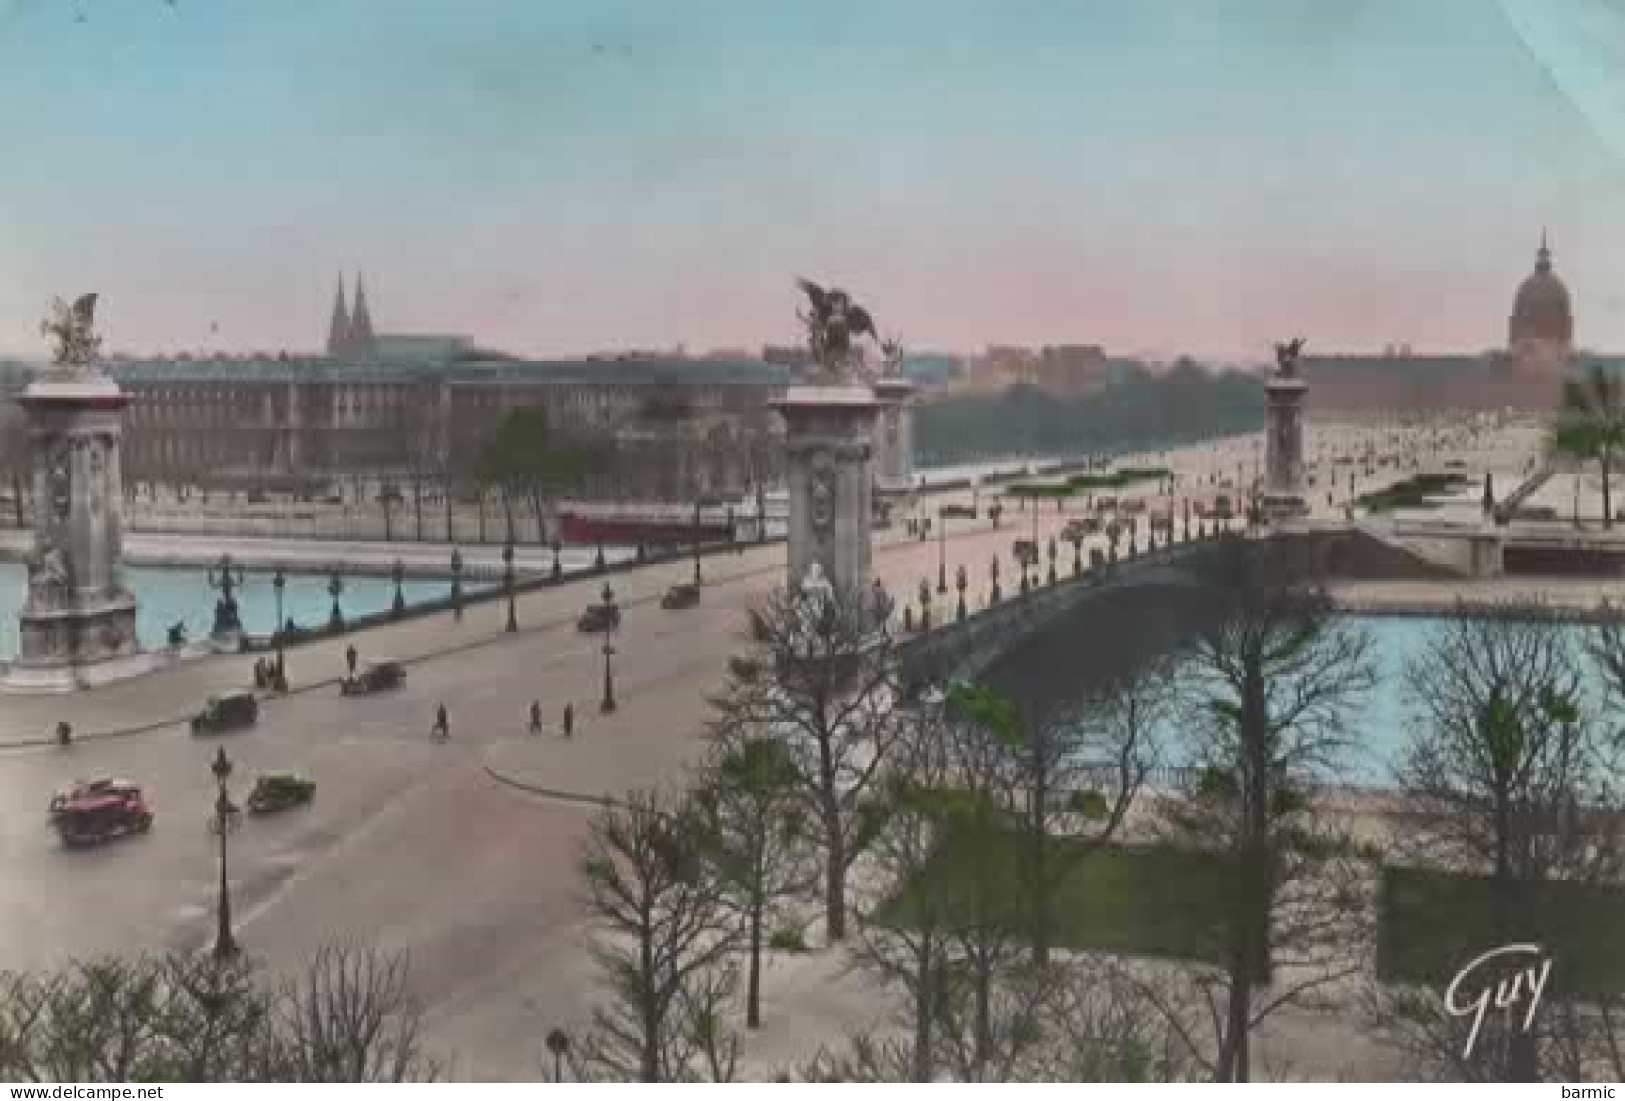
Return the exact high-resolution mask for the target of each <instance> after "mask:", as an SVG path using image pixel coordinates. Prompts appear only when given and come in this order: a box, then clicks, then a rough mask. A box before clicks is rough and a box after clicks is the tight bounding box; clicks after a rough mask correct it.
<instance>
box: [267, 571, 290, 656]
mask: <svg viewBox="0 0 1625 1101" xmlns="http://www.w3.org/2000/svg"><path fill="white" fill-rule="evenodd" d="M287 587H288V575H287V574H286V573H284V572H283V569H282V567H281V566H278V567H277V568H276V572H275V573H273V574H272V575H271V591H272V592H274V593H276V630H275V631H273V632H272V633H271V637H272V638H273V639H275V640H276V671H277V674H278V675H279V676H280V675H282V674H284V673H286V672H287V661H286V658H285V655H284V652H283V649H282V644H283V642H284V631H283V626H284V623H285V621H284V620H283V618H282V590H283V589H285V588H287Z"/></svg>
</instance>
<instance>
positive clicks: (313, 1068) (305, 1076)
mask: <svg viewBox="0 0 1625 1101" xmlns="http://www.w3.org/2000/svg"><path fill="white" fill-rule="evenodd" d="M407 975H408V968H407V960H406V957H405V956H403V955H395V954H390V953H385V952H380V951H378V950H377V949H373V948H366V947H360V946H355V945H338V946H331V947H327V948H323V949H321V950H320V951H318V952H317V953H316V955H315V956H314V957H312V958H311V960H310V962H309V963H308V964H307V965H306V966H305V968H304V970H303V971H302V972H301V973H300V974H298V975H297V976H295V977H294V978H293V979H291V980H290V981H289V982H287V983H286V984H285V985H284V986H283V987H282V989H281V990H280V991H279V994H278V997H277V999H276V1003H275V1025H276V1036H277V1052H276V1059H277V1065H276V1071H275V1074H276V1076H277V1079H278V1080H280V1081H290V1082H424V1081H432V1080H433V1079H435V1078H437V1077H438V1076H439V1074H440V1072H441V1067H440V1064H439V1063H438V1062H437V1061H436V1060H434V1059H432V1058H429V1057H428V1056H426V1055H425V1054H424V1052H423V1047H422V1041H421V1037H420V1031H421V1025H422V1017H423V1011H422V1007H421V1005H420V1004H419V1003H418V1001H417V999H416V998H415V997H414V996H413V995H412V993H411V989H410V987H409V985H408V983H407Z"/></svg>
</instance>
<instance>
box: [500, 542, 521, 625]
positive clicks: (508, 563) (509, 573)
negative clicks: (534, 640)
mask: <svg viewBox="0 0 1625 1101" xmlns="http://www.w3.org/2000/svg"><path fill="white" fill-rule="evenodd" d="M502 587H503V588H504V589H505V590H507V593H508V625H507V627H506V628H505V629H506V630H509V631H517V630H519V617H518V616H517V615H516V614H515V611H514V583H513V543H512V541H509V542H507V543H504V544H502Z"/></svg>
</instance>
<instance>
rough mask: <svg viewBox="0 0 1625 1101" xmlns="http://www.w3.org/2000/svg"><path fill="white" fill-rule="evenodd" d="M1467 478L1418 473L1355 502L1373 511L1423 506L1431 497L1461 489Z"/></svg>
mask: <svg viewBox="0 0 1625 1101" xmlns="http://www.w3.org/2000/svg"><path fill="white" fill-rule="evenodd" d="M1466 484H1467V479H1466V478H1464V477H1463V476H1462V475H1460V474H1417V475H1415V476H1413V477H1410V478H1407V479H1405V480H1404V481H1403V482H1399V483H1397V484H1395V485H1391V486H1389V487H1388V488H1387V489H1379V490H1377V491H1376V492H1375V493H1367V494H1364V495H1363V496H1361V497H1359V498H1358V499H1357V500H1355V502H1354V503H1355V504H1357V505H1359V506H1360V507H1361V508H1364V509H1368V510H1370V511H1371V512H1392V511H1393V510H1394V509H1396V508H1421V507H1422V506H1423V505H1425V504H1427V499H1428V498H1429V497H1433V496H1437V495H1438V494H1441V493H1448V492H1452V491H1454V490H1457V489H1460V488H1461V487H1462V486H1464V485H1466Z"/></svg>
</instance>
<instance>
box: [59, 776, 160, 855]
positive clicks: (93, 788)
mask: <svg viewBox="0 0 1625 1101" xmlns="http://www.w3.org/2000/svg"><path fill="white" fill-rule="evenodd" d="M50 813H51V824H52V825H53V826H55V827H56V831H57V833H58V835H60V836H61V838H62V843H63V844H64V845H67V846H69V847H71V848H78V847H80V846H84V845H97V844H100V843H101V842H103V841H111V840H112V839H113V838H115V837H123V836H125V835H127V834H132V833H146V832H147V831H148V830H150V829H151V828H152V808H151V807H149V806H148V805H147V800H146V796H145V795H144V794H143V792H142V790H141V785H140V784H136V783H132V782H131V781H129V780H116V779H113V778H111V777H103V778H101V779H97V780H83V781H80V782H78V783H75V784H74V785H73V786H72V787H71V788H68V789H67V790H65V791H59V792H57V793H56V794H55V795H54V796H52V797H51V809H50Z"/></svg>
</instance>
